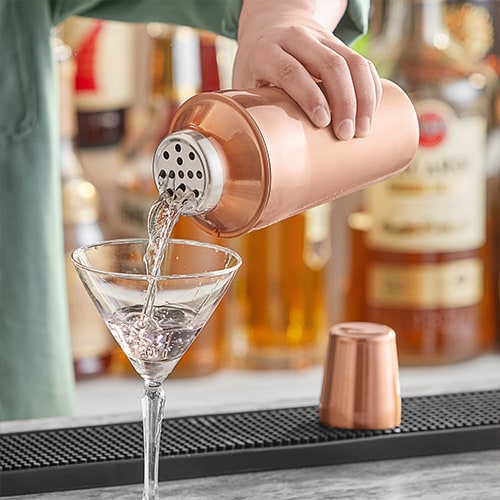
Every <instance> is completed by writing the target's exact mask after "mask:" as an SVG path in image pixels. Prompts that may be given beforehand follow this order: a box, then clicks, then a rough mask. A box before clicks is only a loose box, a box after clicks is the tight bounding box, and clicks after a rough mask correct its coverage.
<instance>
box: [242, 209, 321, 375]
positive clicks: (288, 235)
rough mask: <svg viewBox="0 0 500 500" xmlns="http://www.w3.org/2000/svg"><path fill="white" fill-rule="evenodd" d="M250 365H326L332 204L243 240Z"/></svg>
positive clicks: (274, 367)
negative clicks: (324, 359) (323, 359)
mask: <svg viewBox="0 0 500 500" xmlns="http://www.w3.org/2000/svg"><path fill="white" fill-rule="evenodd" d="M241 240H242V246H243V247H244V248H243V255H244V264H243V265H244V268H243V269H242V272H241V282H237V283H240V286H242V288H243V289H242V290H241V293H240V300H241V301H243V303H244V306H243V307H242V308H241V309H242V310H243V311H244V314H245V316H244V330H245V332H246V342H247V349H248V351H247V354H246V359H245V363H246V365H247V366H249V367H252V368H258V369H300V368H306V367H309V366H311V365H314V364H317V363H318V362H321V361H322V355H323V352H324V350H323V348H324V346H325V345H326V338H327V331H328V325H327V321H328V318H327V298H326V277H327V263H328V260H329V258H330V205H329V204H327V205H323V206H320V207H316V208H314V209H311V210H309V211H307V212H305V213H302V214H299V215H296V216H294V217H292V218H290V219H287V220H284V221H282V222H279V223H277V224H274V225H272V226H270V227H267V228H264V229H261V230H258V231H255V232H252V233H249V234H247V235H245V236H244V237H242V238H241Z"/></svg>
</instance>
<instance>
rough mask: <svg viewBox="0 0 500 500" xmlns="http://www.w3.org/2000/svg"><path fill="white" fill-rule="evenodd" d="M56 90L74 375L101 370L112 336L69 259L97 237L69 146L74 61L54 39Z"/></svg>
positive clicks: (93, 204)
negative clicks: (58, 96)
mask: <svg viewBox="0 0 500 500" xmlns="http://www.w3.org/2000/svg"><path fill="white" fill-rule="evenodd" d="M54 50H55V54H56V60H57V62H58V74H59V95H60V105H59V108H60V113H59V116H60V169H61V182H62V204H63V222H64V247H65V255H66V283H67V294H68V306H69V319H70V329H71V340H72V350H73V364H74V369H75V376H76V379H77V380H79V379H83V378H88V377H91V376H97V375H102V374H104V373H106V371H107V369H108V367H109V363H110V360H111V351H112V347H113V344H114V342H113V340H112V337H111V335H110V334H109V332H108V330H107V328H106V325H105V324H104V321H103V320H102V318H101V317H100V315H99V313H98V312H97V310H96V309H95V306H94V304H93V303H92V301H91V300H90V298H89V297H88V295H87V293H86V292H85V289H84V288H83V286H82V284H81V282H80V279H79V278H78V275H77V274H76V271H75V269H74V266H73V264H72V261H71V252H72V251H73V250H74V249H75V248H77V247H79V246H81V245H86V244H90V243H95V242H96V241H101V240H102V239H103V233H102V231H101V228H100V224H99V200H98V195H97V190H96V188H95V186H94V185H93V184H92V183H91V182H90V181H89V180H88V179H86V178H85V176H84V173H83V170H82V167H81V165H80V162H79V159H78V156H77V154H76V151H75V148H74V141H75V136H76V115H75V106H74V92H73V85H74V77H75V64H74V59H73V56H72V53H71V49H70V48H69V47H68V46H67V45H64V44H63V43H62V42H61V41H60V40H59V39H54Z"/></svg>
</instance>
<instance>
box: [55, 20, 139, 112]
mask: <svg viewBox="0 0 500 500" xmlns="http://www.w3.org/2000/svg"><path fill="white" fill-rule="evenodd" d="M63 38H64V39H65V41H66V42H67V43H68V44H69V45H70V46H71V48H72V49H73V50H74V52H75V58H76V66H77V70H76V82H75V88H76V104H77V108H78V110H79V111H105V110H114V109H122V108H126V107H128V106H130V104H131V103H132V100H133V93H134V80H133V78H134V77H133V63H134V58H133V54H134V50H135V49H134V31H133V27H132V26H131V25H130V24H127V23H121V22H115V21H103V20H98V19H87V18H81V17H72V18H70V19H69V20H67V21H65V23H64V28H63Z"/></svg>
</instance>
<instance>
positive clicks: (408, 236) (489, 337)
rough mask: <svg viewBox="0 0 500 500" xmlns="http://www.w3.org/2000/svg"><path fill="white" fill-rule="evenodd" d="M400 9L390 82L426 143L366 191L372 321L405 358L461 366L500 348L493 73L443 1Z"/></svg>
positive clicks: (415, 1)
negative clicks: (401, 168)
mask: <svg viewBox="0 0 500 500" xmlns="http://www.w3.org/2000/svg"><path fill="white" fill-rule="evenodd" d="M390 8H391V9H392V8H395V9H403V11H404V13H405V15H404V17H403V19H402V20H403V23H404V24H403V27H404V29H403V32H404V37H403V38H402V39H401V40H400V41H399V44H400V47H401V52H400V55H399V57H398V58H397V60H395V61H394V64H393V71H392V74H391V78H392V79H393V80H394V81H395V82H396V83H398V84H399V85H400V86H401V87H402V88H403V89H404V90H406V91H407V92H408V95H409V96H410V98H411V100H412V102H413V104H414V105H415V108H416V110H417V115H418V118H419V125H420V141H419V148H418V151H417V154H416V156H415V158H414V160H413V161H412V163H411V164H410V166H409V168H408V169H407V170H406V171H405V172H404V173H403V174H401V175H400V176H398V177H395V178H393V179H390V180H388V181H384V182H382V183H380V184H377V185H374V186H371V187H370V188H369V189H368V190H367V193H366V201H365V204H366V210H367V213H368V214H369V216H370V217H371V220H370V223H369V228H368V230H365V231H362V232H361V234H360V236H361V241H362V243H364V245H366V250H365V253H364V255H365V256H366V261H365V265H366V311H365V315H366V317H365V318H361V319H366V320H368V321H373V322H379V323H386V324H389V325H390V326H392V327H393V328H394V329H395V330H396V331H397V332H398V349H399V359H400V362H401V363H402V364H435V363H448V362H455V361H460V360H463V359H467V358H470V357H473V356H476V355H478V354H480V353H482V352H484V351H485V350H486V349H488V348H491V346H492V343H493V340H494V333H495V324H496V318H495V313H494V308H495V305H494V300H493V297H494V283H493V281H494V280H493V277H492V275H491V269H492V265H493V255H492V249H493V248H492V238H491V231H490V230H491V225H490V221H489V219H488V217H487V210H486V208H487V202H486V140H487V122H488V116H489V106H490V104H491V88H490V86H489V85H488V81H489V79H488V72H487V70H486V69H485V68H484V67H483V66H481V65H479V64H478V63H476V62H475V61H473V60H472V59H471V58H470V57H468V55H467V53H466V52H465V51H464V50H463V48H462V47H461V46H460V45H459V44H457V43H456V42H455V41H453V39H452V38H451V37H450V34H449V31H448V29H447V26H446V2H445V1H444V0H411V1H406V0H391V1H390ZM398 22H399V23H401V19H399V20H398ZM363 240H364V241H363Z"/></svg>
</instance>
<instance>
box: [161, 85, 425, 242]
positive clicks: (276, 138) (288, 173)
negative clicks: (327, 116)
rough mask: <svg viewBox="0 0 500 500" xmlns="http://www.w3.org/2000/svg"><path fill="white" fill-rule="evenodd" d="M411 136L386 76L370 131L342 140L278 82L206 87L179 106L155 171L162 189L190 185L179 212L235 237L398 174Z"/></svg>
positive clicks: (412, 126) (411, 125)
mask: <svg viewBox="0 0 500 500" xmlns="http://www.w3.org/2000/svg"><path fill="white" fill-rule="evenodd" d="M418 139H419V132H418V123H417V118H416V114H415V111H414V108H413V105H412V104H411V102H410V100H409V98H408V97H407V95H406V94H405V93H404V92H403V91H402V90H401V89H400V88H399V87H398V86H396V85H395V84H394V83H392V82H390V81H387V80H384V81H383V96H382V100H381V103H380V106H379V108H378V110H377V113H376V115H375V117H374V120H373V123H372V131H371V133H370V135H369V136H368V137H365V138H355V139H352V140H349V141H341V140H338V139H337V138H336V137H335V136H334V134H333V131H332V129H331V127H327V128H317V127H315V126H314V125H313V124H312V123H311V122H310V120H309V119H308V117H307V116H306V114H305V113H304V112H303V111H302V110H301V109H300V108H299V107H298V105H297V104H296V103H295V102H294V101H293V100H292V99H291V98H290V97H289V96H288V95H287V94H286V93H285V92H284V91H283V90H281V89H278V88H276V87H262V88H258V89H251V90H226V91H221V92H206V93H201V94H198V95H196V96H194V97H192V98H190V99H188V100H187V101H185V102H184V104H183V105H181V107H180V108H179V109H178V111H177V113H176V114H175V116H174V118H173V122H172V125H171V130H170V134H169V135H168V136H167V137H166V138H165V139H163V141H162V142H161V143H160V145H159V146H158V148H157V150H156V153H155V156H154V160H153V176H154V180H155V183H156V185H157V187H158V190H159V191H160V192H163V191H168V192H172V193H174V192H175V191H176V190H177V189H180V190H186V189H191V190H192V191H193V192H194V196H195V198H196V203H195V204H193V205H189V212H186V215H193V216H195V218H196V220H197V221H198V222H199V223H200V224H201V225H202V227H204V228H205V229H206V230H207V231H209V232H211V233H214V234H216V235H218V236H224V237H234V236H239V235H242V234H245V233H247V232H249V231H251V230H253V229H259V228H262V227H265V226H268V225H270V224H273V223H275V222H278V221H280V220H282V219H285V218H288V217H291V216H292V215H295V214H297V213H299V212H302V211H304V210H306V209H308V208H312V207H314V206H317V205H321V204H323V203H326V202H328V201H330V200H333V199H335V198H338V197H339V196H343V195H346V194H349V193H351V192H354V191H356V190H359V189H362V188H365V187H367V186H368V185H370V184H373V183H375V182H378V181H382V180H383V179H386V178H389V177H392V176H394V175H396V174H398V173H399V172H401V171H402V170H403V169H404V168H405V167H406V166H407V165H408V164H409V162H410V161H411V159H412V158H413V156H414V154H415V152H416V149H417V146H418Z"/></svg>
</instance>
